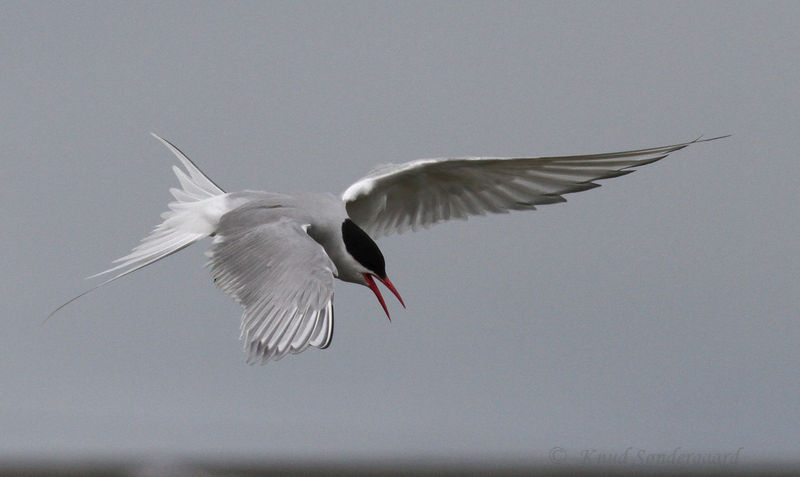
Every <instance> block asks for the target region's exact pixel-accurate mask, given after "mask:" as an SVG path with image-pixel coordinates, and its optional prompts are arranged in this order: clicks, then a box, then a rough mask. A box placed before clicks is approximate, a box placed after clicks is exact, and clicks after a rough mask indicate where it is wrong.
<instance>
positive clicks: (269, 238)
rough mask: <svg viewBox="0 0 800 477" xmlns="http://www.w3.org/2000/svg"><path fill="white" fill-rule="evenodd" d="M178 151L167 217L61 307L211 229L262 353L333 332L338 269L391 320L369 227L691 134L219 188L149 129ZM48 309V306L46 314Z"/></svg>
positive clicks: (478, 204)
mask: <svg viewBox="0 0 800 477" xmlns="http://www.w3.org/2000/svg"><path fill="white" fill-rule="evenodd" d="M151 134H152V135H153V136H154V137H155V138H156V139H158V140H159V141H160V142H161V143H162V144H164V146H166V147H167V148H168V149H169V150H170V151H171V152H172V153H173V154H174V155H175V156H176V157H177V159H178V161H179V162H180V164H181V165H182V166H183V167H184V169H180V168H179V167H178V166H173V167H172V170H173V172H174V173H175V175H176V176H177V178H178V182H179V183H180V188H172V189H170V193H171V194H172V195H173V197H174V198H175V201H174V202H172V203H170V204H169V205H168V207H169V210H168V211H167V212H164V213H163V214H162V215H161V218H162V219H163V222H161V224H159V225H158V226H156V227H155V229H154V230H153V231H152V232H151V233H150V235H148V236H146V237H145V238H144V239H142V242H141V244H140V245H138V246H137V247H135V248H134V249H133V251H131V253H129V254H128V255H125V256H124V257H122V258H119V259H117V260H114V262H113V263H115V264H116V265H115V266H113V267H112V268H109V269H108V270H105V271H103V272H100V273H98V274H96V275H92V276H91V277H89V278H93V277H97V276H100V275H105V274H107V273H112V272H117V274H116V275H114V276H112V277H111V278H109V279H107V280H106V281H104V282H102V283H100V284H99V285H97V286H95V287H93V288H91V289H89V290H87V291H85V292H84V293H82V294H80V295H78V296H76V297H74V298H72V299H71V300H69V301H67V302H66V303H64V304H63V305H61V306H59V307H58V308H56V309H55V310H54V311H53V312H52V313H51V314H50V316H52V315H53V314H54V313H56V312H57V311H58V310H60V309H61V308H63V307H64V306H66V305H68V304H69V303H72V302H73V301H75V300H76V299H78V298H80V297H82V296H84V295H86V294H87V293H89V292H91V291H93V290H95V289H97V288H99V287H101V286H103V285H105V284H108V283H110V282H113V281H115V280H117V279H119V278H121V277H124V276H125V275H128V274H130V273H133V272H135V271H136V270H139V269H141V268H143V267H146V266H147V265H150V264H152V263H154V262H156V261H158V260H161V259H162V258H165V257H167V256H169V255H172V254H173V253H175V252H178V251H180V250H182V249H183V248H185V247H187V246H189V245H191V244H193V243H194V242H197V241H199V240H201V239H203V238H206V237H212V238H213V243H212V246H211V249H210V250H209V251H208V252H206V255H207V256H208V258H209V261H208V265H209V266H210V268H211V275H212V277H213V279H214V282H215V283H216V285H217V286H218V287H219V288H220V289H221V290H222V291H223V292H225V293H226V294H228V295H229V296H231V297H232V298H233V299H234V300H236V301H237V302H238V303H239V304H240V305H241V306H242V307H243V308H244V314H243V316H242V321H241V339H242V341H243V342H244V348H245V352H246V353H247V361H248V363H251V364H252V363H261V364H264V363H266V362H268V361H270V360H278V359H281V358H283V357H284V356H286V355H287V354H289V353H293V354H294V353H300V352H301V351H304V350H305V349H307V348H308V347H314V348H320V349H324V348H327V347H328V346H329V345H330V343H331V339H332V337H333V288H334V278H338V279H339V280H342V281H345V282H351V283H357V284H360V285H364V286H366V287H368V288H369V289H370V290H372V292H373V293H374V294H375V296H376V298H377V299H378V302H379V303H380V305H381V307H382V308H383V310H384V312H385V313H386V316H387V317H388V318H389V319H390V320H391V317H390V315H389V310H388V308H387V306H386V302H385V301H384V299H383V296H382V295H381V292H380V290H379V289H378V286H377V284H376V281H378V282H380V283H382V284H383V285H384V286H386V288H388V289H389V291H391V292H392V293H393V294H394V295H395V296H396V297H397V299H398V300H399V302H400V303H401V304H402V305H403V307H405V303H404V302H403V299H402V298H401V296H400V293H398V291H397V289H396V288H395V286H394V284H392V282H391V280H389V277H388V276H387V275H386V262H385V260H384V257H383V254H382V253H381V251H380V249H379V248H378V246H377V244H376V243H375V241H374V240H373V239H375V238H378V237H381V236H385V235H389V234H393V233H402V232H405V231H407V230H409V229H410V230H413V231H417V230H418V229H420V228H427V227H430V226H431V225H434V224H437V223H440V222H444V221H447V220H451V219H462V220H464V219H467V217H469V216H471V215H484V214H486V213H508V212H510V211H516V210H535V209H536V206H537V205H544V204H553V203H558V202H565V201H566V199H564V197H563V195H564V194H567V193H572V192H579V191H583V190H588V189H592V188H595V187H598V186H599V184H597V183H595V182H594V181H596V180H600V179H609V178H612V177H618V176H622V175H625V174H629V173H631V172H633V170H634V169H633V168H636V167H640V166H643V165H645V164H650V163H652V162H655V161H658V160H659V159H663V158H664V157H666V156H667V155H669V154H670V153H672V152H675V151H678V150H680V149H683V148H685V147H687V146H689V145H692V144H697V143H700V142H708V141H713V140H716V139H721V138H724V137H728V136H720V137H715V138H710V139H701V138H698V139H695V140H694V141H690V142H685V143H681V144H674V145H671V146H662V147H653V148H647V149H637V150H630V151H621V152H611V153H604V154H588V155H575V156H557V157H458V158H439V159H420V160H416V161H411V162H406V163H403V164H385V165H381V166H378V167H377V168H375V169H373V170H372V171H370V172H369V173H368V174H367V175H366V176H364V177H363V178H361V179H359V180H358V181H356V182H355V183H354V184H352V185H351V186H350V187H348V188H347V189H346V190H345V191H344V192H343V193H342V194H341V196H336V195H333V194H312V193H303V194H283V193H274V192H261V191H252V190H244V191H240V192H225V191H224V190H222V188H220V187H219V186H218V185H216V184H215V183H214V182H213V181H212V180H211V179H209V178H208V177H207V176H206V175H205V174H203V172H202V171H201V170H200V169H199V168H198V167H197V166H196V165H195V164H194V163H193V162H192V161H191V160H190V159H189V158H188V157H186V155H185V154H183V153H182V152H181V151H180V150H179V149H178V148H177V147H175V146H174V145H173V144H172V143H170V142H169V141H167V140H165V139H163V138H161V137H160V136H158V135H156V134H155V133H151ZM48 318H49V317H48Z"/></svg>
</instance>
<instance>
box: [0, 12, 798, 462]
mask: <svg viewBox="0 0 800 477" xmlns="http://www.w3.org/2000/svg"><path fill="white" fill-rule="evenodd" d="M3 12H4V13H3V15H2V16H0V44H2V45H3V46H2V49H0V55H2V56H1V57H0V64H2V65H3V67H2V74H0V105H2V111H3V114H2V116H0V138H1V140H0V143H2V146H3V147H2V149H3V152H2V154H0V160H2V168H1V169H0V174H2V179H3V184H4V187H3V189H2V202H3V223H4V225H3V227H2V237H3V242H4V248H5V251H4V253H3V260H2V262H0V267H2V269H0V280H1V281H2V287H1V288H0V289H2V294H3V297H2V304H1V305H0V306H2V320H0V330H1V331H0V429H2V432H0V458H3V457H8V456H17V457H19V456H29V455H45V456H62V457H63V456H66V457H81V456H106V457H108V456H111V457H115V456H116V457H125V456H133V455H150V456H169V455H203V456H205V457H219V458H224V457H231V456H244V457H250V458H256V459H261V458H263V459H269V458H276V457H281V458H294V457H296V458H305V457H315V458H319V459H325V458H337V459H343V458H352V457H376V456H392V457H409V456H427V457H435V458H459V457H463V456H470V457H472V458H476V457H477V458H482V457H486V458H518V459H535V460H538V459H542V460H545V461H547V459H548V455H549V454H548V453H549V451H550V449H552V448H554V447H557V446H560V447H561V448H563V449H564V450H565V452H566V453H567V454H566V455H567V458H568V459H572V461H575V460H577V459H578V458H579V455H580V452H581V451H583V450H586V449H598V450H605V451H609V452H624V451H625V449H626V448H628V447H631V446H633V447H635V448H636V449H641V450H644V451H645V452H647V453H659V452H661V453H663V452H672V451H673V449H675V448H676V447H681V448H682V449H684V450H686V451H691V452H735V451H736V450H737V449H739V448H743V450H742V457H741V459H742V460H743V461H748V462H754V461H764V460H769V459H774V458H778V457H781V458H797V456H798V436H800V407H798V402H800V372H798V366H797V363H798V361H800V347H798V346H797V343H798V342H800V325H799V323H800V322H799V321H798V318H800V316H799V315H800V299H798V296H800V280H799V279H798V276H800V273H798V272H799V271H798V261H797V257H798V255H799V254H800V246H798V243H799V242H798V239H797V237H798V236H800V225H798V224H800V221H798V218H800V217H799V215H800V214H799V213H798V212H799V210H800V209H798V185H797V184H798V177H800V161H798V158H797V155H796V151H797V144H796V143H797V137H798V132H799V131H798V124H800V121H799V120H800V100H798V97H800V95H799V94H798V85H800V28H798V26H799V24H798V18H800V7H798V4H797V3H793V2H784V3H780V2H770V3H766V2H764V3H759V2H740V3H734V2H704V3H698V2H630V3H627V2H611V3H607V2H602V3H598V2H577V3H567V2H553V3H533V2H531V3H516V2H515V3H496V2H486V3H483V2H480V3H478V2H437V3H427V2H426V3H406V2H403V3H384V2H381V3H373V2H369V3H328V2H326V3H299V2H285V3H267V2H252V3H251V2H237V3H233V2H226V3H224V4H220V3H213V2H210V3H199V2H192V3H189V2H182V3H181V2H167V3H140V2H131V3H123V2H97V3H81V2H58V3H50V2H4V4H3ZM150 131H154V132H157V133H158V134H160V135H162V136H164V137H165V138H167V139H169V140H171V141H173V142H174V143H175V144H177V145H178V146H179V147H180V148H181V149H183V151H184V152H186V153H187V154H188V155H189V157H191V158H192V159H193V160H194V161H195V162H197V163H198V164H199V165H200V167H201V168H202V169H203V170H204V171H206V172H207V173H208V174H209V175H210V176H211V177H212V178H213V179H214V180H215V181H216V182H217V183H219V184H220V185H221V186H222V187H223V188H226V189H227V190H231V191H232V190H238V189H244V188H251V189H263V190H273V191H300V190H310V191H332V192H339V191H342V190H344V188H345V187H346V186H347V185H349V184H350V183H351V182H352V181H354V180H355V179H357V178H358V177H360V176H361V175H362V174H363V173H365V172H366V171H367V170H368V169H370V168H371V167H372V166H373V165H375V164H377V163H381V162H402V161H407V160H412V159H416V158H420V157H438V156H449V155H500V156H511V155H544V154H572V153H592V152H606V151H616V150H621V149H626V148H639V147H647V146H659V145H665V144H670V143H676V142H682V141H686V140H691V139H694V138H695V137H697V136H699V135H701V134H703V135H721V134H733V137H732V138H729V139H726V140H724V141H717V142H713V143H707V144H700V145H696V146H694V147H691V148H689V149H688V150H684V151H680V152H678V153H675V154H674V155H672V156H670V158H669V159H667V160H665V161H661V162H659V163H656V164H653V165H649V166H647V167H645V168H643V169H641V170H639V171H638V172H636V173H634V174H632V175H629V176H626V177H623V178H619V179H612V180H610V181H605V182H604V183H603V187H602V188H600V189H596V190H592V191H588V192H583V193H580V194H573V195H570V196H569V197H568V199H569V202H568V203H566V204H559V205H552V206H545V207H541V208H540V210H539V211H537V212H533V213H514V214H510V215H506V216H499V217H488V218H474V219H470V220H469V221H468V222H458V223H451V224H445V225H440V226H437V227H434V228H433V229H431V230H428V231H424V232H421V233H417V234H406V235H401V236H393V237H388V238H386V239H382V240H380V242H379V245H380V246H381V248H382V250H383V253H384V255H385V256H386V257H387V262H388V263H387V269H388V272H389V275H390V276H391V277H392V280H393V281H394V283H395V285H396V286H397V287H398V289H399V290H400V292H401V294H402V295H403V297H404V299H405V300H406V303H407V305H408V309H407V310H403V309H402V308H400V307H399V305H397V303H396V302H395V301H394V300H393V299H390V300H389V305H390V310H391V311H392V314H393V320H394V321H393V322H392V323H391V324H390V323H388V322H387V320H386V318H385V316H384V315H383V312H382V310H381V309H380V306H379V305H378V304H377V302H376V301H375V299H374V297H373V295H372V293H370V292H369V290H367V289H366V288H363V287H359V286H355V285H348V284H344V283H341V282H339V283H337V289H336V317H337V321H336V335H335V337H334V341H333V345H332V346H331V348H329V349H328V350H325V351H318V350H310V351H307V352H305V353H303V354H300V355H297V356H291V357H288V358H286V359H284V360H282V361H280V362H278V363H270V364H268V365H267V366H264V367H261V366H255V367H251V366H247V365H245V364H244V357H245V356H244V354H243V353H242V351H241V345H240V343H239V342H238V341H237V339H238V326H239V316H240V309H239V307H238V305H236V304H235V303H234V302H233V301H232V300H230V299H229V298H227V297H226V296H224V295H223V294H222V293H220V292H219V291H217V290H216V289H215V287H214V285H213V283H212V282H211V280H210V279H209V277H208V271H207V270H206V269H204V268H203V264H204V262H205V259H204V257H203V251H204V249H205V248H206V247H207V246H208V242H204V243H201V244H198V245H195V246H193V247H191V248H189V249H187V250H185V251H183V252H181V253H180V254H178V255H176V256H173V257H170V258H169V259H167V260H165V261H164V262H161V263H158V264H157V265H154V266H152V267H149V268H148V269H145V270H143V271H140V272H137V273H136V274H134V275H132V276H130V277H128V278H126V279H124V280H121V281H119V282H116V283H114V284H113V285H111V286H108V287H107V288H104V289H101V290H99V291H97V292H95V293H93V294H90V295H89V296H87V297H85V298H84V299H82V300H79V301H77V302H76V303H74V304H73V305H71V306H70V307H68V308H66V309H64V310H63V312H61V313H60V314H58V315H56V316H55V317H54V318H53V319H52V320H51V321H50V322H48V323H47V324H46V325H45V326H41V325H40V323H41V321H42V319H43V318H44V317H45V316H46V315H47V313H48V312H49V311H50V310H51V309H52V308H53V307H55V306H56V305H58V304H60V303H61V302H63V301H64V300H66V299H67V298H69V297H71V296H73V295H75V294H77V293H78V292H81V291H83V290H84V289H85V288H86V287H87V286H88V285H89V284H90V283H88V282H86V281H84V280H83V277H85V276H88V275H90V274H92V273H95V272H98V271H101V270H104V269H105V268H107V266H108V264H109V262H110V260H111V259H113V258H117V257H119V256H121V255H124V254H125V253H127V252H128V250H130V248H131V247H132V246H134V245H136V244H137V243H138V240H139V239H140V238H142V237H143V236H144V235H145V234H146V233H147V232H149V231H150V229H151V228H152V226H154V225H155V224H156V223H157V221H158V216H159V214H160V213H161V212H163V211H164V210H165V208H166V203H167V202H168V201H169V199H170V196H169V194H168V192H167V190H168V188H169V187H172V186H174V184H175V183H176V180H175V178H174V177H173V176H172V174H171V172H170V166H171V165H172V161H173V160H172V158H171V156H170V154H169V153H168V151H167V150H166V149H164V148H163V147H162V146H161V145H160V144H158V143H157V142H156V141H155V140H154V139H152V138H151V137H150V136H149V135H148V132H150Z"/></svg>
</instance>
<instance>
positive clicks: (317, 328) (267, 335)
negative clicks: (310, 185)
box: [208, 206, 336, 364]
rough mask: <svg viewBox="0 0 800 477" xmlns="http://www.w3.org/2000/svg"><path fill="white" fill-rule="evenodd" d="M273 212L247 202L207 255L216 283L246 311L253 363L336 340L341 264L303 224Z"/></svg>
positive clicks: (228, 218)
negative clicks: (336, 284)
mask: <svg viewBox="0 0 800 477" xmlns="http://www.w3.org/2000/svg"><path fill="white" fill-rule="evenodd" d="M272 212H273V211H270V210H265V209H264V208H258V207H247V206H244V207H241V208H240V209H234V210H233V211H231V212H229V213H228V214H226V215H225V216H223V217H222V220H221V221H220V224H219V228H218V231H217V234H216V236H215V238H214V245H213V247H212V248H211V250H209V252H208V256H209V258H210V263H209V264H210V266H211V272H212V276H213V277H214V281H215V283H216V284H217V286H219V288H220V289H222V291H224V292H225V293H227V294H228V295H230V296H231V297H233V298H234V299H235V300H236V301H238V302H239V303H240V304H241V305H242V306H243V307H244V308H245V311H244V315H243V316H242V339H243V340H244V347H245V350H246V352H247V354H248V362H249V363H257V362H260V363H262V364H263V363H266V362H267V361H269V360H270V359H274V360H278V359H280V358H282V357H284V356H286V354H288V353H299V352H301V351H303V350H305V349H306V348H307V347H309V346H314V347H317V348H326V347H327V346H328V345H329V344H330V342H331V338H332V337H333V277H334V274H335V272H336V266H335V265H334V264H333V262H332V261H331V259H330V258H329V257H328V255H327V254H326V253H325V250H324V249H323V248H322V246H321V245H319V244H318V243H317V242H315V241H314V240H313V239H312V238H311V237H309V236H308V234H307V233H306V230H305V226H304V224H301V223H299V222H297V221H296V220H294V219H290V218H286V217H276V216H275V214H274V213H272ZM270 218H273V220H271V221H269V220H270ZM264 220H268V221H267V222H264ZM256 224H257V225H256Z"/></svg>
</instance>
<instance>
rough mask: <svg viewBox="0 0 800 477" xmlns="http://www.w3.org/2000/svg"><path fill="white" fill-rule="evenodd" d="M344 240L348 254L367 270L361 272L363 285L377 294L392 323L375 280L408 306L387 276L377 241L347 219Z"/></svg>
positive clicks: (344, 226) (384, 262)
mask: <svg viewBox="0 0 800 477" xmlns="http://www.w3.org/2000/svg"><path fill="white" fill-rule="evenodd" d="M342 239H343V240H344V245H345V247H346V249H347V252H348V253H349V254H350V255H351V256H352V257H353V258H354V259H355V260H356V261H357V262H358V263H359V264H360V265H361V266H362V267H364V269H365V271H362V272H361V276H362V277H363V279H364V281H363V282H361V284H362V285H364V286H366V287H368V288H369V289H370V290H372V292H373V293H375V296H376V297H377V298H378V302H380V304H381V306H382V307H383V311H384V312H386V317H387V318H389V321H391V320H392V317H391V316H389V309H388V308H387V307H386V302H385V301H384V300H383V296H382V295H381V292H380V290H379V289H378V285H377V284H376V283H375V279H378V281H379V282H381V283H383V284H384V286H386V288H388V289H389V291H391V292H392V293H394V296H396V297H397V299H398V300H399V301H400V304H401V305H403V308H405V307H406V304H405V303H403V298H402V297H401V296H400V293H398V292H397V289H396V288H395V287H394V284H392V281H391V280H389V277H387V276H386V261H385V260H384V258H383V254H382V253H381V250H380V249H379V248H378V245H377V244H376V243H375V241H374V240H372V238H370V236H369V235H367V233H366V232H364V231H363V230H362V229H361V227H359V226H358V225H356V224H355V223H354V222H353V221H352V220H350V219H346V220H345V221H344V223H342Z"/></svg>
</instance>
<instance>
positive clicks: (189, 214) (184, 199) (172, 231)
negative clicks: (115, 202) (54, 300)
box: [45, 133, 227, 321]
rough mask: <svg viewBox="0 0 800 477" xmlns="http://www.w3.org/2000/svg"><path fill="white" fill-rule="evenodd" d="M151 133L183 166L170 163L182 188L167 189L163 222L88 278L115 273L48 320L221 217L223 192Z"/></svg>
mask: <svg viewBox="0 0 800 477" xmlns="http://www.w3.org/2000/svg"><path fill="white" fill-rule="evenodd" d="M151 134H152V135H153V136H154V137H155V138H156V139H158V140H159V141H161V143H162V144H164V145H165V146H166V147H167V148H168V149H169V150H170V151H172V153H173V154H175V157H177V158H178V160H179V161H180V162H181V164H182V165H183V167H184V168H185V169H186V171H183V170H182V169H180V168H179V167H178V166H172V171H173V172H174V173H175V175H176V176H177V177H178V181H179V182H180V185H181V187H180V189H178V188H172V189H170V193H171V194H172V196H173V197H175V201H174V202H171V203H170V204H169V210H168V211H166V212H164V213H163V214H161V218H162V219H164V221H163V222H161V223H160V224H159V225H158V226H156V228H155V229H154V230H153V231H152V232H150V235H148V236H147V237H145V238H144V239H142V243H141V244H139V245H138V246H137V247H136V248H134V249H133V250H132V251H131V253H129V254H128V255H125V256H124V257H121V258H118V259H116V260H114V262H113V263H115V264H117V265H115V266H113V267H111V268H109V269H108V270H105V271H103V272H100V273H97V274H95V275H92V276H90V277H89V278H94V277H97V276H100V275H105V274H106V273H111V272H116V271H119V273H118V274H117V275H114V276H113V277H111V278H109V279H108V280H106V281H104V282H102V283H100V284H99V285H96V286H94V287H92V288H90V289H89V290H86V291H85V292H83V293H81V294H80V295H78V296H76V297H74V298H72V299H71V300H69V301H68V302H66V303H64V304H63V305H61V306H59V307H58V308H56V309H55V310H53V311H52V313H50V315H48V317H47V318H48V319H49V318H50V317H51V316H53V314H55V313H56V312H57V311H58V310H60V309H62V308H64V307H65V306H67V305H69V304H70V303H72V302H73V301H75V300H77V299H78V298H80V297H82V296H83V295H86V294H87V293H89V292H91V291H93V290H96V289H97V288H100V287H101V286H103V285H105V284H107V283H111V282H113V281H114V280H116V279H118V278H122V277H124V276H125V275H127V274H129V273H133V272H135V271H136V270H139V269H140V268H144V267H146V266H148V265H150V264H151V263H154V262H157V261H158V260H161V259H162V258H164V257H166V256H168V255H172V254H173V253H175V252H177V251H179V250H181V249H183V248H185V247H188V246H189V245H191V244H193V243H194V242H197V241H198V240H200V239H203V238H205V237H208V236H209V235H211V234H212V233H214V231H215V230H216V227H217V224H218V223H219V219H220V217H222V215H223V214H225V212H227V194H226V193H225V191H223V190H222V189H221V188H220V187H219V186H217V185H216V184H214V182H213V181H211V179H209V178H208V177H206V175H205V174H203V172H202V171H201V170H200V169H199V168H198V167H197V166H195V165H194V163H193V162H192V161H191V160H189V158H188V157H186V155H184V154H183V153H182V152H181V151H180V150H179V149H178V148H177V147H175V146H174V145H172V144H171V143H170V142H169V141H167V140H165V139H163V138H161V137H159V136H158V135H156V134H155V133H151ZM187 173H188V174H187ZM45 321H47V320H45Z"/></svg>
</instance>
